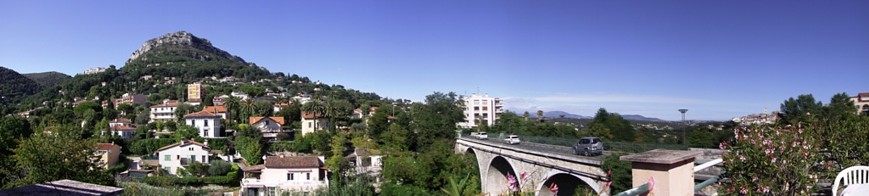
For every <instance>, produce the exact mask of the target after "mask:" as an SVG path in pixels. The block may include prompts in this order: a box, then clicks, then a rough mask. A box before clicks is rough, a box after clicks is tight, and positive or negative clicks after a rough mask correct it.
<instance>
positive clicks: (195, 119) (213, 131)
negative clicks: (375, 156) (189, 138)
mask: <svg viewBox="0 0 869 196" xmlns="http://www.w3.org/2000/svg"><path fill="white" fill-rule="evenodd" d="M184 122H186V124H187V125H190V126H192V127H196V129H198V130H199V136H200V137H203V138H215V137H220V115H217V114H213V113H211V112H208V111H201V112H196V113H193V114H188V115H185V116H184Z"/></svg>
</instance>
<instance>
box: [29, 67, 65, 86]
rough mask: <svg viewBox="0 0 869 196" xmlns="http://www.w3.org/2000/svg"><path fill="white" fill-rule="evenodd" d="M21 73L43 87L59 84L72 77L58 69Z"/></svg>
mask: <svg viewBox="0 0 869 196" xmlns="http://www.w3.org/2000/svg"><path fill="white" fill-rule="evenodd" d="M21 75H23V76H24V77H27V78H29V79H30V80H33V81H34V82H36V83H38V84H39V85H41V86H43V87H52V86H54V85H58V84H60V83H61V82H63V81H64V80H66V79H69V78H71V77H72V76H69V75H66V74H64V73H60V72H56V71H48V72H38V73H25V74H21Z"/></svg>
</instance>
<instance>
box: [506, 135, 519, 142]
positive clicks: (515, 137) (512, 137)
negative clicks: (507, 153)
mask: <svg viewBox="0 0 869 196" xmlns="http://www.w3.org/2000/svg"><path fill="white" fill-rule="evenodd" d="M504 143H507V144H519V136H518V135H509V136H507V138H504Z"/></svg>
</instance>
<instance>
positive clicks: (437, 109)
mask: <svg viewBox="0 0 869 196" xmlns="http://www.w3.org/2000/svg"><path fill="white" fill-rule="evenodd" d="M460 101H461V100H460V99H458V95H456V94H455V93H453V92H450V93H447V94H444V93H441V92H435V93H434V94H431V95H428V96H426V100H425V104H414V105H413V106H412V108H411V110H412V112H413V114H414V116H413V121H414V124H413V125H414V127H413V128H414V129H416V130H419V131H418V133H417V136H418V137H417V145H418V146H416V148H415V149H419V148H420V147H425V146H427V145H429V144H431V143H432V142H434V140H435V139H437V138H444V139H453V138H455V131H454V130H455V128H456V123H457V122H461V121H464V119H465V115H464V113H463V111H464V109H463V108H461V107H460V104H461V103H460Z"/></svg>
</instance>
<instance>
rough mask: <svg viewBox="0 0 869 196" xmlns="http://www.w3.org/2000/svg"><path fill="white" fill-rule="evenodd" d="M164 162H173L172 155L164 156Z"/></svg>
mask: <svg viewBox="0 0 869 196" xmlns="http://www.w3.org/2000/svg"><path fill="white" fill-rule="evenodd" d="M163 160H164V161H171V160H172V155H168V154H167V155H163Z"/></svg>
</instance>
